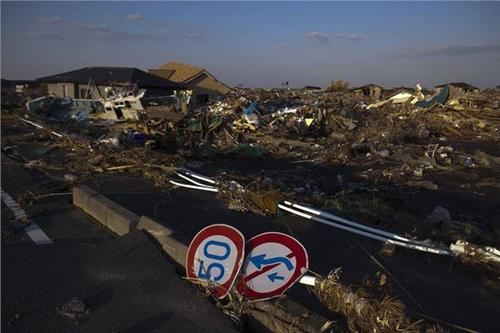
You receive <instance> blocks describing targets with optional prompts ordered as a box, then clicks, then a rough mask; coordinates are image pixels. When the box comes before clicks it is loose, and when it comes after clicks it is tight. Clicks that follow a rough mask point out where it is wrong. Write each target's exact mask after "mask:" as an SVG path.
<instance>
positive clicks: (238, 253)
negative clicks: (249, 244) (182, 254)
mask: <svg viewBox="0 0 500 333" xmlns="http://www.w3.org/2000/svg"><path fill="white" fill-rule="evenodd" d="M244 245H245V238H244V237H243V235H242V234H241V233H240V232H239V231H238V230H237V229H235V228H233V227H231V226H229V225H225V224H213V225H210V226H208V227H205V228H203V229H202V230H200V232H198V233H197V234H196V236H195V237H194V238H193V240H192V241H191V244H190V245H189V248H188V253H187V257H186V275H187V277H188V278H189V279H194V280H206V281H210V282H212V283H213V285H215V286H216V288H215V290H214V291H213V292H214V296H215V297H217V298H223V297H224V296H226V295H227V293H228V292H229V290H230V289H231V286H232V285H233V283H234V281H235V280H236V277H237V276H238V273H239V271H240V268H241V265H242V263H243V257H244Z"/></svg>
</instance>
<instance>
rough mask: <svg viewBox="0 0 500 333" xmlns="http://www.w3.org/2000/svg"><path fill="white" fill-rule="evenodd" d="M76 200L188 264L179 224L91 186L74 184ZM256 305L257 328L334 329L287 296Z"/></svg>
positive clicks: (253, 322) (120, 230) (108, 223)
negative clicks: (131, 207)
mask: <svg viewBox="0 0 500 333" xmlns="http://www.w3.org/2000/svg"><path fill="white" fill-rule="evenodd" d="M73 204H74V205H75V206H78V207H80V208H81V209H83V211H85V212H86V213H88V214H89V215H90V216H92V217H93V218H95V219H96V220H97V221H98V222H99V223H101V224H103V225H104V226H105V227H107V228H108V229H110V230H111V231H113V232H115V233H116V234H118V235H120V236H121V235H124V234H127V233H129V232H131V231H134V230H142V231H143V232H146V233H147V234H149V235H151V236H152V237H153V238H155V239H156V240H157V241H158V243H159V244H160V246H161V247H162V249H163V250H164V251H165V254H166V255H167V256H168V257H169V258H171V259H172V260H173V261H174V262H175V263H176V264H177V265H178V266H181V267H183V268H185V265H186V256H187V249H188V244H189V239H187V238H186V237H184V236H183V235H182V234H181V233H180V232H178V231H177V230H176V229H175V228H173V227H171V226H167V225H165V224H160V223H158V222H157V221H155V220H153V219H151V218H149V217H146V216H141V217H139V216H137V215H136V214H134V213H132V212H130V211H128V210H127V209H125V208H124V207H122V206H120V205H118V204H117V203H115V202H113V201H111V200H109V199H108V198H106V197H104V196H103V195H101V194H99V193H97V192H96V191H94V190H92V189H91V188H89V187H87V186H75V187H74V188H73ZM253 305H254V309H253V310H251V311H250V313H249V315H250V318H249V325H250V327H251V328H253V329H254V330H256V331H263V330H264V331H269V332H308V333H309V332H310V333H313V332H327V331H330V329H331V321H329V320H327V319H326V318H324V317H322V316H320V315H318V314H316V313H314V312H311V311H309V310H308V309H306V308H305V307H304V306H302V305H300V304H299V303H297V302H294V301H292V300H290V299H288V298H286V297H282V298H280V299H274V300H269V301H261V302H254V303H253Z"/></svg>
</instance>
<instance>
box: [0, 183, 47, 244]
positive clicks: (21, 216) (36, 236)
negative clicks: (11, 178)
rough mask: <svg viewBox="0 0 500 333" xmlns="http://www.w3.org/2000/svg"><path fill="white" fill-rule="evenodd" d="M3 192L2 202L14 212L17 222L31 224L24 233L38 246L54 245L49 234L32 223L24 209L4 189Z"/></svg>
mask: <svg viewBox="0 0 500 333" xmlns="http://www.w3.org/2000/svg"><path fill="white" fill-rule="evenodd" d="M1 191H2V201H3V202H4V203H5V205H6V206H7V207H9V209H10V210H12V212H13V213H14V216H15V217H16V220H18V221H21V222H31V223H30V224H29V225H27V226H26V227H25V228H24V231H26V233H27V234H28V236H29V237H30V238H31V239H32V240H33V242H35V244H37V245H43V244H52V243H53V242H52V240H51V239H50V238H49V236H47V234H46V233H45V232H44V231H43V230H42V229H41V228H40V227H39V226H38V224H36V222H34V221H30V219H29V218H28V215H27V214H26V212H25V211H24V209H22V208H21V206H19V205H18V204H17V202H16V201H15V200H14V199H12V197H11V196H10V195H9V193H7V192H5V191H4V190H3V189H1Z"/></svg>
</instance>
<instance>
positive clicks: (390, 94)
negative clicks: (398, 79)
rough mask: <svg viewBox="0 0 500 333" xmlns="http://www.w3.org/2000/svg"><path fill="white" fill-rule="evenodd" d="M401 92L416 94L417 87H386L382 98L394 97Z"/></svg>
mask: <svg viewBox="0 0 500 333" xmlns="http://www.w3.org/2000/svg"><path fill="white" fill-rule="evenodd" d="M400 93H408V94H414V93H415V88H410V87H403V86H401V87H394V88H392V89H384V90H382V93H381V96H382V98H384V99H386V98H390V97H393V96H395V95H397V94H400Z"/></svg>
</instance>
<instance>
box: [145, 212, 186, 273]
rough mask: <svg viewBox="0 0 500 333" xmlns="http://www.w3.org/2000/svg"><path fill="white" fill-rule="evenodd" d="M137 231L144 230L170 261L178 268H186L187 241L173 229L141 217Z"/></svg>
mask: <svg viewBox="0 0 500 333" xmlns="http://www.w3.org/2000/svg"><path fill="white" fill-rule="evenodd" d="M137 229H138V230H144V231H145V232H147V233H149V234H150V235H151V236H153V237H154V238H155V239H156V240H157V241H158V243H160V245H161V247H162V249H163V251H165V253H166V254H167V255H168V256H169V257H170V258H172V260H174V261H175V262H176V263H177V264H179V265H180V266H182V267H186V257H187V250H188V245H189V240H188V239H187V238H185V237H183V236H182V235H181V234H180V233H179V232H177V231H176V230H175V228H173V227H171V226H168V225H165V224H160V223H158V222H156V221H155V220H153V219H151V218H149V217H146V216H141V218H140V219H139V223H138V224H137Z"/></svg>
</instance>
